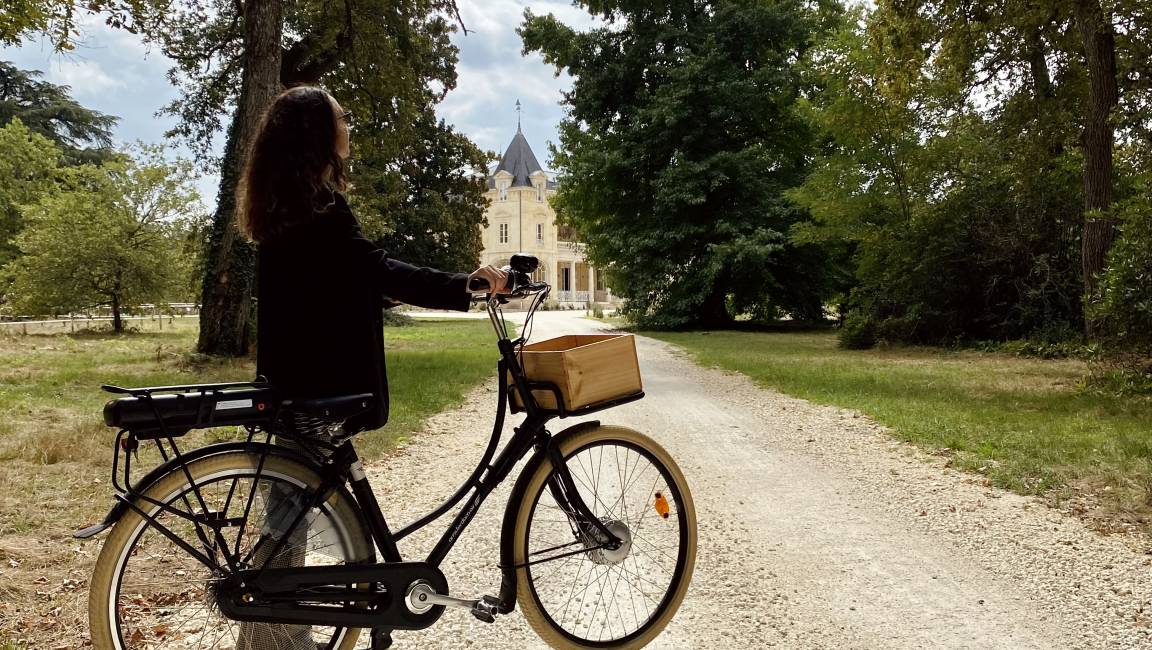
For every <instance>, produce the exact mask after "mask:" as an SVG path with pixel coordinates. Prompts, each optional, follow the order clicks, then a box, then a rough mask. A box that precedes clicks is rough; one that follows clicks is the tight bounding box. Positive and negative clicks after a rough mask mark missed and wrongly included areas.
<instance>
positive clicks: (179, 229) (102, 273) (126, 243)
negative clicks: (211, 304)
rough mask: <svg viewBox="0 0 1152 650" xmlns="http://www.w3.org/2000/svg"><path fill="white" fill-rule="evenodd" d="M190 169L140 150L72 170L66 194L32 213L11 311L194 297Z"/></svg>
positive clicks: (15, 269)
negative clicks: (187, 240) (187, 239)
mask: <svg viewBox="0 0 1152 650" xmlns="http://www.w3.org/2000/svg"><path fill="white" fill-rule="evenodd" d="M193 178H194V176H193V172H192V168H191V165H190V163H188V162H186V161H178V162H176V163H168V162H166V161H165V160H164V159H163V157H162V151H161V150H160V149H158V148H148V147H141V148H140V149H139V152H138V159H135V160H134V159H132V158H130V157H127V156H125V157H124V158H123V159H121V160H117V161H114V162H109V163H105V164H104V165H101V166H98V167H97V166H93V165H81V166H78V167H71V168H65V169H63V170H62V171H61V174H60V185H61V186H60V188H59V190H58V191H56V192H52V193H49V194H46V195H44V196H43V197H42V198H41V199H40V200H39V202H37V203H36V204H34V205H31V206H29V208H28V209H27V211H26V218H27V225H26V227H25V229H24V230H23V232H21V233H20V235H18V236H17V238H16V245H17V246H18V247H19V249H20V251H21V253H22V255H21V256H20V257H19V258H17V259H16V260H15V261H14V262H12V263H11V264H9V265H8V266H7V267H6V268H5V271H6V274H7V275H8V276H9V277H10V279H11V282H12V284H11V287H10V290H9V293H8V299H9V302H10V305H9V307H10V309H11V310H12V311H14V312H17V313H31V314H45V313H63V312H67V311H77V310H82V309H88V308H91V307H96V306H106V307H109V308H110V309H111V310H112V312H113V317H114V318H115V319H116V322H115V325H116V328H117V329H119V328H120V325H121V323H120V322H119V316H120V314H121V313H122V312H123V311H126V310H130V309H131V308H132V306H134V305H137V304H140V303H146V302H151V303H159V302H169V301H173V300H175V299H177V298H180V297H184V296H186V295H187V293H186V292H187V287H186V285H187V278H188V275H189V270H190V269H189V267H190V265H191V263H192V262H191V260H189V259H188V258H187V257H186V256H185V255H183V254H182V253H183V252H184V251H185V249H184V247H183V242H182V239H183V237H184V236H185V229H186V226H185V222H186V220H188V219H190V218H194V215H196V214H197V211H198V210H199V205H198V204H199V197H198V196H197V194H196V191H195V190H194V189H193V188H192V186H191V182H192V179H193Z"/></svg>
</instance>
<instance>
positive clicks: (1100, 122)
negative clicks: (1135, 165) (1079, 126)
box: [1076, 0, 1118, 334]
mask: <svg viewBox="0 0 1152 650" xmlns="http://www.w3.org/2000/svg"><path fill="white" fill-rule="evenodd" d="M1076 28H1077V31H1078V32H1079V34H1080V40H1081V41H1082V42H1083V44H1084V58H1085V62H1086V63H1087V69H1088V81H1089V91H1088V92H1089V96H1088V102H1087V111H1086V115H1085V120H1084V135H1083V145H1084V212H1085V221H1084V238H1083V242H1082V249H1081V250H1082V264H1083V274H1084V292H1085V295H1086V296H1089V297H1091V296H1092V295H1093V294H1094V293H1095V291H1096V285H1097V280H1098V278H1099V275H1100V273H1101V272H1102V271H1103V270H1104V266H1105V263H1106V260H1107V257H1108V249H1109V248H1111V246H1112V241H1113V240H1114V239H1115V238H1116V221H1115V219H1113V218H1112V217H1111V216H1110V215H1109V213H1108V209H1109V208H1110V207H1111V205H1112V191H1113V187H1112V185H1113V171H1112V147H1113V140H1114V134H1113V127H1112V124H1111V122H1110V119H1111V115H1112V112H1113V111H1114V110H1115V108H1116V105H1117V102H1118V93H1117V84H1116V42H1115V34H1114V31H1113V28H1112V23H1111V20H1110V18H1109V17H1108V16H1107V15H1106V14H1105V13H1104V10H1103V8H1102V7H1101V5H1100V0H1077V2H1076ZM1088 329H1089V333H1090V334H1091V330H1092V324H1091V322H1089V323H1088Z"/></svg>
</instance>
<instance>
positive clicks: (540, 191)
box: [536, 183, 544, 202]
mask: <svg viewBox="0 0 1152 650" xmlns="http://www.w3.org/2000/svg"><path fill="white" fill-rule="evenodd" d="M536 200H537V201H538V202H542V201H544V183H540V184H539V185H537V186H536Z"/></svg>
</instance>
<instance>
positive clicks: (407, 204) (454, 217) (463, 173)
mask: <svg viewBox="0 0 1152 650" xmlns="http://www.w3.org/2000/svg"><path fill="white" fill-rule="evenodd" d="M417 127H418V131H417V133H418V136H417V138H416V139H415V141H414V142H412V143H411V144H410V145H409V150H408V151H406V152H404V154H403V155H401V156H399V157H398V158H399V160H401V161H402V162H401V163H400V165H399V167H397V165H396V164H395V160H394V159H390V156H389V154H388V153H386V152H382V151H380V150H379V149H372V148H368V149H367V150H365V151H361V152H359V154H358V155H357V156H356V164H357V174H356V177H357V179H356V183H357V191H356V197H355V204H356V205H355V207H356V209H357V211H358V212H359V213H360V214H362V215H364V216H363V221H364V227H365V232H366V233H367V234H368V236H369V237H372V238H373V239H375V240H376V241H377V242H378V243H379V244H380V245H381V246H382V247H383V248H384V249H385V250H387V251H388V254H389V255H392V256H394V257H397V258H399V259H403V260H407V261H410V262H412V263H416V264H421V265H424V266H431V267H434V268H441V269H459V270H471V269H473V268H475V267H476V265H477V264H479V261H480V252H481V250H483V247H484V243H483V241H482V238H481V234H480V228H481V227H482V226H483V225H484V223H485V221H484V209H485V207H486V204H487V199H485V198H484V193H485V191H486V190H487V187H486V186H485V181H484V176H483V175H482V174H481V175H479V176H478V175H477V173H476V172H477V170H484V169H485V163H486V161H487V158H488V157H487V156H486V155H485V153H484V152H482V151H480V149H479V148H477V147H476V145H475V144H473V143H472V141H471V140H469V139H468V138H467V137H465V136H464V135H462V134H460V133H457V132H456V131H454V130H453V129H452V127H451V126H449V125H447V124H445V123H444V122H443V121H442V120H441V121H438V120H437V119H436V116H435V114H434V113H433V111H432V109H431V107H429V108H428V110H427V111H426V113H425V114H424V115H423V116H422V117H421V118H420V120H419V122H418V123H417Z"/></svg>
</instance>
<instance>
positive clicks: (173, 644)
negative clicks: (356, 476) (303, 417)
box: [88, 452, 373, 650]
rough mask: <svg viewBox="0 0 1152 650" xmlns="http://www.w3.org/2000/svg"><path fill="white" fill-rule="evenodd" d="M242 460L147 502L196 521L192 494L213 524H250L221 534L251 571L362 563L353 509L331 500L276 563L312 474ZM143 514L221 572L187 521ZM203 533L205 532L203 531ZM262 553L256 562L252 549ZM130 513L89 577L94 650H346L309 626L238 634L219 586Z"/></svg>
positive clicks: (348, 641) (198, 473) (214, 461)
mask: <svg viewBox="0 0 1152 650" xmlns="http://www.w3.org/2000/svg"><path fill="white" fill-rule="evenodd" d="M259 462H260V457H259V456H257V455H252V454H248V453H243V452H235V453H227V454H220V455H217V456H209V457H206V458H202V459H200V460H196V461H193V462H192V463H189V465H188V473H189V475H191V477H192V480H193V483H189V481H188V479H187V477H186V476H185V474H184V472H183V471H176V472H173V473H171V474H169V475H167V476H165V477H163V478H162V479H160V480H159V481H158V482H157V483H156V484H155V485H153V486H152V487H150V488H148V490H146V492H145V494H146V495H147V496H148V497H150V498H152V499H155V500H156V501H159V502H160V503H163V504H166V505H168V506H170V507H171V508H173V509H176V510H180V511H184V512H195V513H197V514H200V513H202V512H203V507H202V506H201V505H200V500H199V498H198V497H197V495H196V491H194V490H193V489H192V485H195V486H196V487H197V488H198V491H199V493H200V495H201V496H202V497H203V499H204V503H205V505H206V506H207V508H208V510H209V512H212V513H214V516H216V517H219V518H222V519H225V520H234V521H236V522H239V521H241V520H244V519H245V517H244V515H245V512H247V518H246V523H245V524H244V525H243V526H241V525H226V526H224V527H222V528H221V531H222V536H223V539H224V542H225V543H226V544H227V545H228V547H229V548H230V549H235V548H239V549H240V552H239V557H244V556H246V555H250V557H249V559H248V566H247V568H258V567H261V566H272V567H296V566H313V565H335V564H345V563H353V562H363V561H370V560H371V558H372V557H373V551H372V546H371V543H370V542H369V540H368V538H367V536H366V535H365V533H364V530H363V528H362V526H361V525H360V517H359V516H358V513H357V511H356V506H355V504H354V503H352V502H351V501H350V500H349V499H347V498H345V497H344V496H342V492H340V491H336V492H334V493H333V495H332V496H331V497H330V498H329V499H328V501H326V502H325V503H324V504H322V505H321V506H320V507H318V508H312V509H311V510H310V511H309V512H308V513H307V514H305V515H304V520H303V522H302V524H301V525H300V526H299V528H298V529H297V532H295V533H292V534H290V535H289V538H288V541H287V542H286V543H285V544H284V546H283V548H282V549H281V550H280V551H278V552H277V553H276V555H275V556H274V557H272V556H270V552H271V551H272V548H273V544H271V543H269V542H268V540H270V539H278V538H279V537H280V536H282V533H284V532H286V529H287V528H288V526H289V525H290V524H291V522H292V521H294V520H295V518H296V516H297V515H298V514H299V512H300V510H301V509H302V507H303V506H302V505H301V504H303V503H306V502H307V499H308V498H309V497H310V495H311V494H314V493H315V490H316V489H317V488H318V487H319V485H320V477H319V476H318V475H317V474H316V473H315V472H314V471H313V470H312V469H310V468H308V467H306V466H305V465H303V464H301V463H298V462H296V461H293V460H289V459H286V458H281V457H277V456H269V457H267V458H266V459H265V462H264V466H263V468H262V469H261V471H260V474H259V478H257V472H256V470H257V467H258V466H259ZM139 505H140V506H141V507H142V508H143V509H144V510H145V511H146V512H148V513H149V515H151V516H153V517H155V518H156V520H157V522H158V523H160V524H162V525H163V526H164V527H165V528H167V529H168V530H169V531H171V532H172V533H173V534H175V535H176V536H178V537H179V538H180V539H182V540H184V541H185V542H187V543H189V544H190V545H191V546H192V547H194V548H196V549H198V550H200V551H201V552H203V553H205V555H208V556H210V557H213V558H214V559H215V560H216V561H217V562H220V563H221V564H223V563H224V561H223V551H221V550H220V549H219V546H221V545H220V544H219V543H218V541H217V540H216V539H215V538H214V537H213V536H211V535H210V534H208V535H203V533H198V532H197V530H196V526H195V525H193V523H192V522H191V521H189V520H187V519H184V518H182V517H180V516H179V515H176V514H173V513H171V512H168V511H166V510H163V509H162V508H160V506H157V505H154V504H150V503H147V502H140V503H139ZM204 530H206V528H205V527H204V526H201V531H204ZM261 538H263V539H264V540H265V541H264V542H260V544H261V545H260V547H259V548H257V549H256V550H255V552H252V551H253V549H254V547H256V545H257V543H258V540H260V539H261ZM224 577H225V576H223V575H222V574H221V572H220V571H215V572H214V571H212V570H210V569H209V568H208V567H206V566H205V565H204V564H202V563H201V562H199V561H197V560H196V559H195V558H193V557H192V556H191V555H189V554H188V552H186V551H185V550H184V549H183V548H181V547H180V546H178V545H177V544H175V543H174V542H173V541H172V540H171V539H169V538H168V537H166V536H165V535H164V534H163V533H161V532H160V531H159V530H158V529H157V528H156V527H154V526H151V525H149V524H148V523H147V522H146V521H145V520H144V518H143V517H141V516H140V514H138V513H137V512H136V511H135V510H130V511H129V512H128V513H126V514H125V515H124V517H123V518H122V519H121V520H120V521H119V522H118V523H117V524H116V526H115V527H114V528H113V529H112V532H111V533H110V534H109V535H108V539H107V540H105V542H104V547H103V549H102V550H101V552H100V557H99V558H98V559H97V561H96V569H95V571H94V573H93V576H92V586H91V591H90V594H89V601H88V616H89V622H90V626H91V634H92V644H93V646H95V647H96V648H97V649H98V650H134V649H136V648H141V649H143V648H149V649H154V648H172V649H176V648H219V649H222V650H224V649H233V650H263V649H265V648H267V649H270V650H271V649H277V650H319V649H324V650H351V649H352V648H355V647H356V641H357V639H358V637H359V636H360V630H357V629H339V628H331V627H319V626H315V627H314V626H305V625H277V624H267V623H241V622H238V621H233V620H230V619H228V618H226V617H225V616H223V614H221V613H220V611H219V609H218V608H217V606H216V604H215V601H214V590H215V588H216V585H218V584H219V583H220V582H221V581H222V580H223V578H224Z"/></svg>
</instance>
